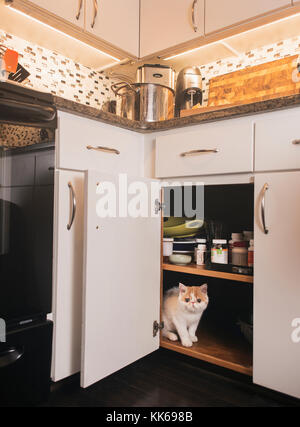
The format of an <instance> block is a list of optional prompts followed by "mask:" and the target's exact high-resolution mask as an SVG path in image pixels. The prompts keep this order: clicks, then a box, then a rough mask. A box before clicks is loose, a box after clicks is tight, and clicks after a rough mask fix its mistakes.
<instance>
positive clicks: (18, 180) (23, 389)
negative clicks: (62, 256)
mask: <svg viewBox="0 0 300 427" xmlns="http://www.w3.org/2000/svg"><path fill="white" fill-rule="evenodd" d="M56 127H57V112H56V108H55V106H54V105H53V97H52V96H51V95H50V94H46V93H41V92H37V91H33V90H30V89H27V88H24V87H21V86H18V85H16V84H12V83H7V82H0V329H1V330H0V406H1V405H7V404H9V405H19V404H34V403H37V402H38V401H39V400H42V399H44V398H45V396H46V395H47V393H48V392H49V387H50V364H51V343H52V322H50V321H47V314H48V313H51V302H52V258H53V253H52V246H53V210H54V208H53V206H54V170H55V130H56ZM4 341H5V342H4Z"/></svg>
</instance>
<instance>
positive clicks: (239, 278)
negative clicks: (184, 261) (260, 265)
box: [163, 263, 253, 283]
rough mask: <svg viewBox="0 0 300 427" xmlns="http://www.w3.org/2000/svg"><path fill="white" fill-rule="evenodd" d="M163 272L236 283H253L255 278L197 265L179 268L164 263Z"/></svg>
mask: <svg viewBox="0 0 300 427" xmlns="http://www.w3.org/2000/svg"><path fill="white" fill-rule="evenodd" d="M163 270H166V271H176V272H177V273H185V274H194V275H196V276H205V277H215V278H216V279H226V280H233V281H236V282H243V283H253V276H246V275H244V274H235V273H226V272H223V271H213V270H207V269H206V268H205V267H203V266H200V265H196V264H190V265H187V266H179V265H174V264H169V263H164V264H163Z"/></svg>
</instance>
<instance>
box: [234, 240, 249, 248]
mask: <svg viewBox="0 0 300 427" xmlns="http://www.w3.org/2000/svg"><path fill="white" fill-rule="evenodd" d="M232 245H233V247H234V248H238V247H240V248H246V247H247V246H248V240H241V241H234V242H232Z"/></svg>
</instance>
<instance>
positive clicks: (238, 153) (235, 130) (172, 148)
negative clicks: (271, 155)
mask: <svg viewBox="0 0 300 427" xmlns="http://www.w3.org/2000/svg"><path fill="white" fill-rule="evenodd" d="M253 139H254V138H253V123H252V120H251V119H249V118H242V119H234V120H230V121H222V122H215V123H209V124H204V125H200V126H199V128H198V130H197V131H194V132H190V131H184V130H182V129H181V130H180V132H178V133H173V134H170V135H163V136H159V137H158V138H156V177H157V178H167V177H181V176H199V175H215V174H228V173H230V174H232V173H242V172H252V171H253ZM193 151H197V152H196V153H195V154H192V155H190V154H189V153H190V152H193ZM198 151H199V152H198ZM183 153H187V154H186V155H184V156H183Z"/></svg>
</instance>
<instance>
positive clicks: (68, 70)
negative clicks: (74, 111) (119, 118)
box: [0, 30, 300, 108]
mask: <svg viewBox="0 0 300 427" xmlns="http://www.w3.org/2000/svg"><path fill="white" fill-rule="evenodd" d="M0 44H3V45H5V46H7V47H9V48H13V49H15V50H17V51H18V52H19V53H20V62H21V64H22V65H23V66H24V67H25V68H26V69H27V70H28V71H29V72H30V73H31V75H30V77H29V80H28V83H27V86H29V87H32V88H34V89H38V90H43V91H47V92H51V93H53V94H55V95H58V96H61V97H63V98H67V99H70V100H72V101H77V102H80V103H82V104H85V105H90V106H92V107H96V108H101V106H102V105H103V103H104V102H105V101H107V100H110V99H115V96H114V94H113V93H112V91H111V90H110V86H111V84H112V83H114V80H113V79H112V78H110V77H108V76H107V75H106V74H105V73H104V72H98V71H94V70H91V69H89V68H87V67H85V66H83V65H81V64H78V63H75V62H74V61H72V60H71V59H68V58H66V57H64V56H62V55H60V54H58V53H56V52H52V51H51V50H48V49H45V48H42V47H40V46H37V45H35V44H33V43H29V42H27V41H25V40H22V39H20V38H18V37H15V36H13V35H11V34H7V33H5V32H4V31H2V30H0ZM295 54H300V36H299V37H294V38H291V39H287V40H284V41H281V42H279V43H276V44H272V45H268V46H264V47H262V48H259V49H254V50H252V51H249V52H245V53H242V54H241V55H239V56H234V57H231V58H227V59H223V60H220V61H216V62H212V63H209V64H206V65H199V66H200V68H201V72H202V75H203V89H204V96H203V100H204V102H203V104H204V105H207V101H208V89H209V80H210V79H211V78H212V77H216V76H219V75H222V74H227V73H231V72H233V71H238V70H241V69H244V68H246V67H251V66H254V65H259V64H262V63H265V62H270V61H274V60H276V59H281V58H284V57H286V56H290V55H295Z"/></svg>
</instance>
